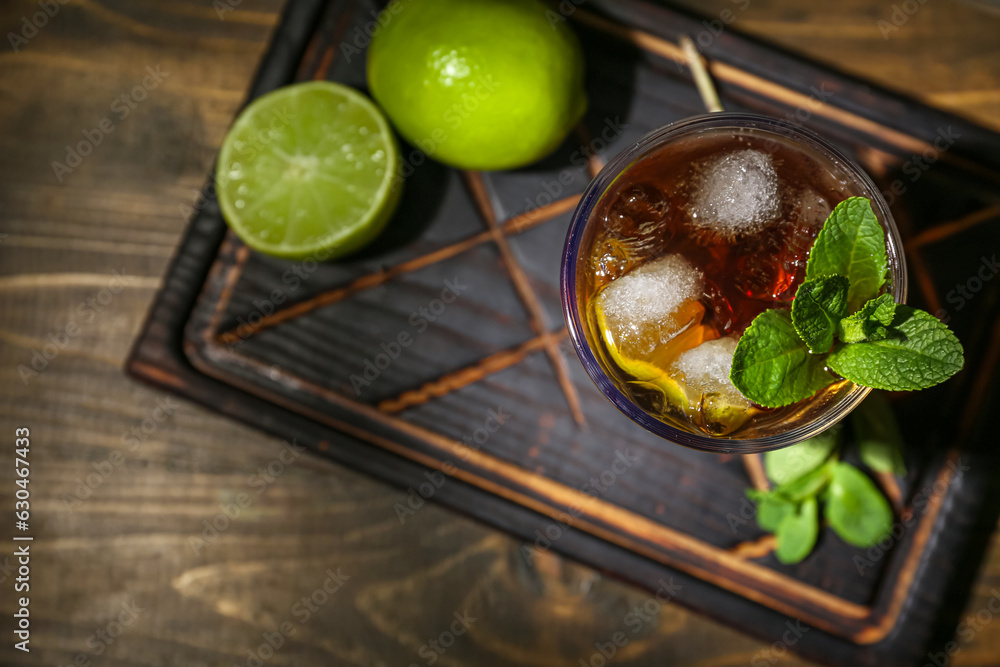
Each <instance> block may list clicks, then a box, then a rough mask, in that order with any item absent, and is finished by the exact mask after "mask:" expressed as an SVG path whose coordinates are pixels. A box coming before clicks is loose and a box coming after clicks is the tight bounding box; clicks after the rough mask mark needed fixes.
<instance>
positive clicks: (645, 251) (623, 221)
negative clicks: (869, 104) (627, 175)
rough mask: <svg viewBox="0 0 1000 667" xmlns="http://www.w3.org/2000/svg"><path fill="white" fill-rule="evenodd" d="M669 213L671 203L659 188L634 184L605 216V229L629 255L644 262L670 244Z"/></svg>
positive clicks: (620, 194)
mask: <svg viewBox="0 0 1000 667" xmlns="http://www.w3.org/2000/svg"><path fill="white" fill-rule="evenodd" d="M669 210H670V201H669V199H668V198H667V196H666V195H665V194H664V193H663V192H662V191H661V190H660V189H659V188H657V187H656V186H653V185H650V184H649V183H635V184H633V185H630V186H628V187H627V188H625V189H624V190H622V191H621V192H620V193H618V194H617V196H616V197H615V199H614V201H613V202H612V204H611V206H610V208H609V209H608V212H607V215H606V216H605V220H604V228H605V230H606V232H607V233H608V234H609V236H613V237H614V238H616V239H617V240H618V241H619V242H620V243H621V244H622V246H623V247H625V248H627V249H628V252H629V254H630V255H632V256H634V257H635V258H639V259H647V258H648V257H650V256H651V255H652V254H654V253H656V252H658V251H662V250H663V249H664V248H666V246H667V244H668V243H669V241H670V237H671V233H670V229H669V226H668V224H667V213H668V211H669Z"/></svg>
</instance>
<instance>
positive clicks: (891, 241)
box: [560, 112, 907, 454]
mask: <svg viewBox="0 0 1000 667" xmlns="http://www.w3.org/2000/svg"><path fill="white" fill-rule="evenodd" d="M725 127H733V128H738V129H746V128H751V129H756V130H762V131H764V132H768V131H769V132H771V133H773V134H777V135H779V136H782V137H785V138H789V139H793V140H796V141H800V142H802V143H805V144H807V145H809V146H810V147H811V148H813V149H814V150H817V151H818V152H819V153H820V154H822V155H824V156H825V157H827V158H828V159H830V160H831V161H832V162H833V163H835V164H838V165H839V166H841V167H842V168H843V169H844V170H845V171H846V172H848V173H849V174H850V175H851V176H852V177H853V178H854V179H855V181H856V182H857V183H858V184H860V185H861V186H862V187H863V188H864V189H866V190H868V192H869V193H870V194H871V201H872V206H873V207H874V208H875V209H876V213H877V214H878V217H879V218H880V220H881V222H882V223H883V227H884V231H885V234H886V238H887V243H886V252H887V255H888V260H889V269H890V274H891V281H892V284H891V290H890V293H891V294H892V296H893V299H894V300H895V301H896V302H897V303H905V301H906V293H907V272H906V262H905V259H904V256H903V242H902V239H901V238H900V235H899V230H898V229H897V228H896V223H895V221H894V220H893V217H892V213H891V212H890V210H889V206H888V204H887V203H886V202H885V199H884V198H883V197H882V193H881V191H880V190H879V189H878V187H877V186H876V185H875V183H874V181H872V179H871V177H869V176H868V174H867V173H866V172H865V171H864V170H863V169H862V168H861V167H860V166H859V165H857V164H856V163H855V162H854V161H853V160H851V159H850V158H848V157H847V156H846V155H844V153H843V151H841V150H840V149H838V148H836V147H835V146H833V145H832V144H831V143H830V142H829V141H827V140H826V139H824V138H823V137H821V136H819V135H818V134H816V133H815V132H812V131H811V130H808V129H806V128H804V127H801V126H799V125H797V124H795V123H792V122H789V121H787V120H781V119H777V118H771V117H769V116H763V115H759V114H753V113H743V112H718V113H711V114H701V115H698V116H692V117H689V118H685V119H683V120H680V121H676V122H674V123H670V124H668V125H665V126H663V127H660V128H658V129H655V130H652V131H651V132H648V133H646V134H645V135H643V136H642V137H640V138H639V139H637V140H636V141H635V142H633V143H632V145H630V146H629V147H628V148H626V149H625V150H623V151H622V152H620V153H619V154H618V155H616V156H615V157H614V158H612V159H611V160H609V161H608V163H607V164H605V166H604V167H603V168H602V169H601V171H600V172H599V173H598V174H597V176H595V177H594V178H593V180H591V182H590V184H589V185H588V186H587V189H586V190H584V192H583V195H582V196H581V197H580V201H579V203H578V204H577V207H576V210H575V211H574V213H573V217H572V219H571V220H570V226H569V231H568V233H567V234H566V242H565V245H564V246H563V256H562V266H561V272H560V292H561V296H562V306H563V317H564V319H565V320H566V326H567V329H568V330H569V336H570V340H572V342H573V347H574V349H575V350H576V354H577V357H579V359H580V362H581V363H582V364H583V367H584V370H586V371H587V375H589V376H590V379H591V380H592V381H593V382H594V384H595V385H597V388H598V389H599V390H600V391H601V393H602V394H604V396H605V397H606V398H607V399H608V400H610V401H611V403H612V404H614V406H615V407H616V408H618V410H619V411H621V412H622V413H623V414H624V415H625V416H626V417H628V418H629V419H631V420H632V421H633V422H635V423H637V424H639V425H640V426H642V427H643V428H645V429H646V430H647V431H650V432H652V433H654V434H656V435H658V436H660V437H661V438H663V439H664V440H667V441H668V442H673V443H676V444H679V445H683V446H686V447H691V448H693V449H699V450H702V451H711V452H719V453H732V454H752V453H757V452H764V451H768V450H772V449H780V448H781V447H787V446H789V445H793V444H795V443H798V442H801V441H803V440H807V439H809V438H811V437H814V436H816V435H818V434H820V433H821V432H823V431H825V430H826V429H828V428H830V427H831V426H833V425H834V424H836V423H837V422H839V421H840V420H841V419H843V418H844V417H846V416H847V415H848V414H849V413H850V412H851V411H852V410H853V409H854V408H855V407H857V406H858V405H859V404H860V403H861V401H863V400H864V398H865V397H866V396H867V395H868V393H869V392H870V391H871V389H870V388H868V387H863V386H861V385H857V384H853V385H852V386H851V388H850V389H849V390H848V391H847V394H846V395H844V396H842V397H840V398H838V399H837V400H836V401H835V402H834V403H833V404H832V405H830V406H829V408H828V409H824V410H823V411H822V412H821V413H820V414H819V415H818V416H817V417H815V418H814V419H811V420H810V421H809V422H807V423H805V424H802V425H800V426H798V427H796V428H793V429H790V430H788V431H786V432H784V433H779V434H776V435H771V436H765V437H757V438H726V437H715V436H710V435H707V434H704V435H703V434H697V433H692V432H690V431H685V430H683V429H680V428H677V427H675V426H671V425H670V424H667V423H666V422H663V421H660V420H659V419H656V418H655V417H653V416H652V415H650V414H649V413H647V412H646V411H645V410H642V409H641V408H640V407H639V406H638V405H636V404H635V403H634V402H633V401H632V400H631V399H630V398H629V397H628V396H627V395H626V394H625V393H624V392H622V390H621V389H619V388H618V386H617V384H615V382H614V381H613V380H612V379H611V378H610V377H608V375H607V374H606V373H605V372H604V369H603V368H602V367H601V365H600V362H598V360H597V357H596V356H595V354H594V352H593V350H592V349H591V347H590V343H589V342H588V340H587V337H586V326H585V324H584V322H583V320H582V318H581V316H580V312H579V307H578V304H577V298H576V296H577V295H576V276H577V264H578V260H579V258H580V254H579V250H580V245H581V243H582V241H583V237H584V232H585V231H586V229H587V222H588V221H589V219H590V215H591V213H592V212H593V209H594V207H595V206H596V204H597V202H598V201H599V200H600V198H601V196H602V195H603V194H604V193H605V192H606V191H607V189H608V188H609V187H610V186H611V184H612V183H613V182H614V180H615V179H616V178H618V176H619V175H620V174H621V173H622V172H624V171H625V170H626V169H627V168H628V167H629V166H631V165H632V164H633V163H634V162H635V161H636V160H638V159H639V158H641V157H643V156H644V154H645V153H647V152H648V151H650V150H652V149H655V148H658V147H659V146H660V145H662V144H664V143H666V142H667V141H669V140H671V139H675V138H677V137H678V136H680V135H682V134H686V133H688V132H691V131H694V130H698V129H720V128H725Z"/></svg>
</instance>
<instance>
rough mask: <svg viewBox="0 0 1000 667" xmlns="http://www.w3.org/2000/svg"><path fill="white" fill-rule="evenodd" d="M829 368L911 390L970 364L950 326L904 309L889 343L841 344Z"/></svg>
mask: <svg viewBox="0 0 1000 667" xmlns="http://www.w3.org/2000/svg"><path fill="white" fill-rule="evenodd" d="M754 321H755V322H756V320H754ZM751 326H752V325H751ZM740 342H741V343H742V341H740ZM736 352H737V353H738V352H739V346H737V348H736ZM734 362H735V356H734ZM827 363H828V364H829V366H830V368H832V369H833V370H834V371H836V372H837V373H839V374H840V375H842V376H843V377H845V378H847V379H848V380H851V381H852V382H857V383H858V384H862V385H864V386H866V387H873V388H875V389H888V390H890V391H910V390H914V389H926V388H927V387H933V386H934V385H936V384H939V383H941V382H944V381H945V380H947V379H948V378H950V377H951V376H952V375H954V374H955V373H957V372H958V371H960V370H961V369H962V365H963V364H964V363H965V360H964V358H963V355H962V344H961V343H959V342H958V339H957V338H955V334H953V333H952V332H951V330H950V329H948V327H947V326H945V325H944V324H942V323H941V322H940V321H939V320H937V319H936V318H934V317H933V316H931V315H930V314H929V313H925V312H924V311H922V310H917V309H915V308H911V307H909V306H904V305H902V304H899V305H897V306H896V313H895V316H894V317H893V320H892V323H891V324H890V325H889V327H888V331H887V337H886V338H885V339H883V340H877V341H871V342H867V343H852V344H849V345H838V346H837V347H836V348H834V351H833V352H832V353H831V354H830V356H829V357H828V358H827ZM734 368H735V366H734ZM737 388H739V387H738V386H737ZM740 391H742V389H741V390H740Z"/></svg>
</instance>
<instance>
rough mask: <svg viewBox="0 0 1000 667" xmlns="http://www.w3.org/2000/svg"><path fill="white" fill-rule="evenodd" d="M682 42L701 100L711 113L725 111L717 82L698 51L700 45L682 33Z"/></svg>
mask: <svg viewBox="0 0 1000 667" xmlns="http://www.w3.org/2000/svg"><path fill="white" fill-rule="evenodd" d="M680 44H681V49H682V50H683V51H684V56H685V57H686V58H687V64H688V67H690V68H691V76H693V77H694V85H696V86H697V87H698V94H699V95H701V101H702V102H704V103H705V108H706V109H708V110H709V111H710V112H711V113H717V112H719V111H723V108H722V101H721V100H720V99H719V93H718V91H716V90H715V84H714V83H713V82H712V76H711V75H710V74H709V73H708V68H707V67H705V61H704V59H703V58H702V57H701V54H700V53H698V47H696V46H695V45H694V41H692V39H691V38H690V37H688V36H687V35H681V38H680Z"/></svg>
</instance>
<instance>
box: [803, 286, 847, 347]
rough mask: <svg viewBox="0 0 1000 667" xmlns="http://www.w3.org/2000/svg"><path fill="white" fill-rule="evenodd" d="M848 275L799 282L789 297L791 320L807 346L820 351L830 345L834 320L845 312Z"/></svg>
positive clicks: (839, 318)
mask: <svg viewBox="0 0 1000 667" xmlns="http://www.w3.org/2000/svg"><path fill="white" fill-rule="evenodd" d="M848 286H849V284H848V282H847V278H845V277H844V276H824V277H822V278H812V279H810V280H806V281H805V282H804V283H802V284H801V285H799V289H798V291H796V292H795V299H794V300H793V301H792V324H793V325H795V330H796V331H797V332H798V333H799V336H800V337H801V338H802V340H804V341H805V342H806V345H808V346H809V350H810V351H812V352H814V353H816V354H822V353H824V352H829V351H830V348H831V347H832V346H833V334H834V333H836V331H837V324H838V323H839V322H840V320H841V319H842V318H843V317H844V315H846V314H847V290H848Z"/></svg>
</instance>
